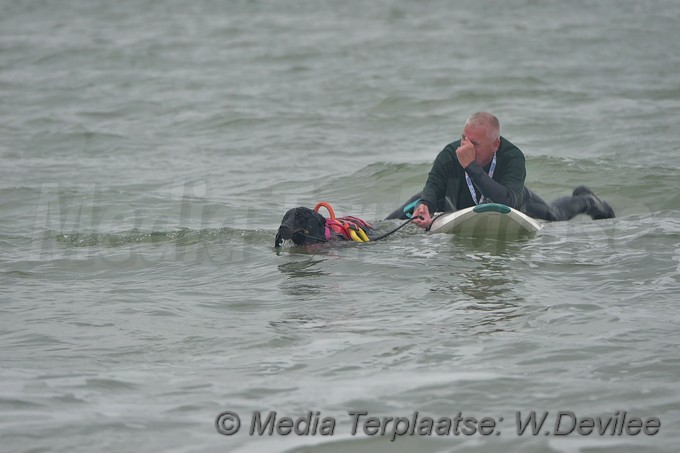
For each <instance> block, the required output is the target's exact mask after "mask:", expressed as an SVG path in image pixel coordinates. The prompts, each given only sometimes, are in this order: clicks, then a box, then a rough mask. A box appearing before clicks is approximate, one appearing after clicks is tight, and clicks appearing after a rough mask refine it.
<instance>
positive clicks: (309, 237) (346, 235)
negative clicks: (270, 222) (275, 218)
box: [274, 203, 372, 248]
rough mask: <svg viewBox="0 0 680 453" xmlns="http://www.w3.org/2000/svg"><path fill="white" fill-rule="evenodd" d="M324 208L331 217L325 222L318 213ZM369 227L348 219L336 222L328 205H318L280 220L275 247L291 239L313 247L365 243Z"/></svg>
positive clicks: (366, 224) (336, 219)
mask: <svg viewBox="0 0 680 453" xmlns="http://www.w3.org/2000/svg"><path fill="white" fill-rule="evenodd" d="M320 207H325V208H326V209H328V211H329V212H330V214H331V218H330V219H326V218H325V217H324V216H322V215H321V214H319V213H318V212H317V211H318V210H319V208H320ZM371 229H372V227H371V225H370V224H369V223H366V222H364V221H363V220H361V219H359V218H357V217H352V216H347V217H340V218H335V213H334V212H333V208H331V207H330V206H329V205H328V204H327V203H319V204H317V205H316V207H315V208H314V209H309V208H305V207H302V206H301V207H297V208H293V209H290V210H288V212H286V214H285V215H284V216H283V219H282V220H281V226H279V230H278V232H277V233H276V239H275V240H274V247H277V248H278V247H281V244H282V243H283V241H284V239H290V240H292V241H293V243H295V244H296V245H313V244H320V243H323V242H331V241H333V240H336V239H341V240H350V241H351V240H354V241H356V242H368V241H369V240H370V239H369V237H368V233H370V232H371Z"/></svg>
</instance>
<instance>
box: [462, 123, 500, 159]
mask: <svg viewBox="0 0 680 453" xmlns="http://www.w3.org/2000/svg"><path fill="white" fill-rule="evenodd" d="M467 142H469V143H471V144H472V145H473V146H474V148H475V162H477V164H479V165H481V166H482V167H483V166H484V165H487V164H488V163H489V162H491V160H492V159H493V156H494V154H495V153H496V151H498V148H499V147H500V145H501V125H500V123H499V121H498V118H496V117H495V116H493V115H492V114H491V113H488V112H477V113H474V114H472V115H471V116H470V118H468V119H467V121H466V122H465V126H464V127H463V135H462V136H461V145H463V144H465V143H467Z"/></svg>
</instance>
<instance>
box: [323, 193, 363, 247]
mask: <svg viewBox="0 0 680 453" xmlns="http://www.w3.org/2000/svg"><path fill="white" fill-rule="evenodd" d="M321 208H326V210H327V211H328V213H329V214H330V215H331V218H330V219H326V240H330V238H331V234H336V235H338V236H342V237H343V238H344V239H346V240H348V241H351V240H354V239H353V238H352V235H351V233H350V230H354V231H359V230H361V231H362V232H363V235H364V236H366V231H367V230H370V229H371V228H372V226H371V224H370V223H368V222H365V221H363V220H361V219H360V218H358V217H354V216H345V217H340V218H339V219H338V218H336V217H335V212H334V211H333V208H332V207H331V205H330V204H328V203H326V202H324V201H322V202H320V203H317V204H316V206H314V212H319V209H321Z"/></svg>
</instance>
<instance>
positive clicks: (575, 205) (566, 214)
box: [524, 188, 588, 221]
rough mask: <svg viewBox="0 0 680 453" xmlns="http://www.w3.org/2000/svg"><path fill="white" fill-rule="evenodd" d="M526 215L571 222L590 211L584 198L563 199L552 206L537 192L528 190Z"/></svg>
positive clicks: (526, 193)
mask: <svg viewBox="0 0 680 453" xmlns="http://www.w3.org/2000/svg"><path fill="white" fill-rule="evenodd" d="M524 197H525V203H526V205H525V209H524V213H525V214H527V215H528V216H530V217H533V218H535V219H542V220H549V221H559V220H569V219H571V218H572V217H574V216H576V215H578V214H583V213H585V212H586V211H587V210H588V203H587V202H586V200H585V198H583V197H561V198H558V199H557V200H555V201H553V202H552V203H551V204H550V205H548V203H546V202H545V201H543V199H542V198H541V197H539V196H538V195H537V194H536V193H535V192H533V191H532V190H529V189H528V188H526V190H525V193H524Z"/></svg>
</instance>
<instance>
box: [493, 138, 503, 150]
mask: <svg viewBox="0 0 680 453" xmlns="http://www.w3.org/2000/svg"><path fill="white" fill-rule="evenodd" d="M493 147H494V149H495V150H496V151H498V148H500V147H501V139H500V138H497V139H496V140H494V141H493Z"/></svg>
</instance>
